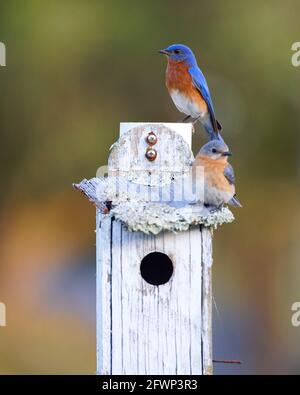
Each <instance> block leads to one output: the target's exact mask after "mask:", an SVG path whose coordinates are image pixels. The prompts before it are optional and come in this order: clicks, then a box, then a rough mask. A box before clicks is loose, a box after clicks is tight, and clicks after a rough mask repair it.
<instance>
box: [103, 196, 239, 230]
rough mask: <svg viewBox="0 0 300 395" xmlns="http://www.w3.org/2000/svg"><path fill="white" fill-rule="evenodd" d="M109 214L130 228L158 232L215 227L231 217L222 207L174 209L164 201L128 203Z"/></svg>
mask: <svg viewBox="0 0 300 395" xmlns="http://www.w3.org/2000/svg"><path fill="white" fill-rule="evenodd" d="M110 215H111V216H113V217H114V218H115V219H117V220H119V221H121V222H123V223H124V224H125V225H126V226H127V228H128V229H129V230H130V231H141V232H143V233H146V234H149V233H152V234H155V235H156V234H158V233H160V232H161V231H171V232H181V231H186V230H188V229H189V227H190V226H195V225H203V226H206V227H212V228H214V229H216V228H217V227H218V226H219V225H222V224H223V223H230V222H232V221H233V220H234V216H233V214H232V212H231V211H230V210H229V209H228V208H226V207H222V208H221V209H220V210H217V211H214V212H209V210H207V209H206V208H204V207H197V206H196V207H193V206H185V207H182V208H176V207H171V206H168V205H167V204H159V203H149V202H145V203H141V202H138V203H137V202H136V203H134V202H127V203H122V204H119V205H117V206H115V207H113V208H112V210H111V212H110Z"/></svg>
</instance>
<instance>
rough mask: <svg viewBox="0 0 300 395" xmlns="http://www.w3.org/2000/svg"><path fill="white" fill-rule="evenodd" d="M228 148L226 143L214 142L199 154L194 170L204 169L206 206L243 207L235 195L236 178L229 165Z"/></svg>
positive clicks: (194, 163)
mask: <svg viewBox="0 0 300 395" xmlns="http://www.w3.org/2000/svg"><path fill="white" fill-rule="evenodd" d="M230 155H231V153H230V152H229V149H228V146H227V145H226V144H225V143H224V141H220V140H212V141H209V142H208V143H206V144H205V145H204V146H203V147H202V148H201V149H200V151H199V153H198V154H197V156H196V158H195V161H194V162H193V165H192V169H193V170H195V169H196V166H202V167H203V169H204V204H205V205H207V206H215V207H217V208H219V207H222V206H223V205H224V204H227V203H228V204H231V205H233V206H237V207H242V205H241V203H240V202H239V201H238V199H237V197H236V195H235V186H234V182H235V178H234V172H233V168H232V166H231V165H230V164H229V163H228V156H230Z"/></svg>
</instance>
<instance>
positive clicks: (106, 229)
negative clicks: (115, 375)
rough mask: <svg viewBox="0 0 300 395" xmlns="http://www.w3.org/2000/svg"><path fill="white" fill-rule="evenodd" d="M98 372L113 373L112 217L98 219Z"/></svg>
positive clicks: (98, 213)
mask: <svg viewBox="0 0 300 395" xmlns="http://www.w3.org/2000/svg"><path fill="white" fill-rule="evenodd" d="M96 226H97V227H96V244H97V249H96V250H97V251H96V259H97V263H96V266H97V267H96V295H97V296H96V297H97V313H96V314H97V329H96V337H97V373H98V374H111V218H109V217H104V216H102V214H100V211H99V210H97V219H96Z"/></svg>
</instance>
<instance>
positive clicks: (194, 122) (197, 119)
mask: <svg viewBox="0 0 300 395" xmlns="http://www.w3.org/2000/svg"><path fill="white" fill-rule="evenodd" d="M200 118H201V117H197V118H195V120H194V121H193V122H192V124H193V125H195V124H196V123H197V122H198V121H199V119H200Z"/></svg>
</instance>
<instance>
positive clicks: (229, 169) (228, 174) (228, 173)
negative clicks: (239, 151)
mask: <svg viewBox="0 0 300 395" xmlns="http://www.w3.org/2000/svg"><path fill="white" fill-rule="evenodd" d="M224 176H225V177H226V178H227V180H228V182H229V184H231V185H232V184H233V185H234V183H235V177H234V171H233V167H232V166H231V164H229V163H228V165H227V166H226V167H225V169H224Z"/></svg>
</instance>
